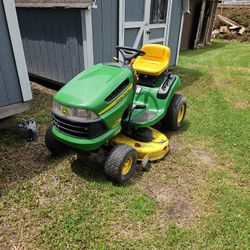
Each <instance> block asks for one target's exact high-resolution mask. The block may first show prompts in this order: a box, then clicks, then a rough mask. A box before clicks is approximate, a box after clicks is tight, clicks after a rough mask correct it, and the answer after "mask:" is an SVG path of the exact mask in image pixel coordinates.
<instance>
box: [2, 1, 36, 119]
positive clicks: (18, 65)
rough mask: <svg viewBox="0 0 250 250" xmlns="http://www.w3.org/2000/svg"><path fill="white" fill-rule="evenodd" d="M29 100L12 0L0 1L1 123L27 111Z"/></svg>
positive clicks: (24, 65) (22, 54)
mask: <svg viewBox="0 0 250 250" xmlns="http://www.w3.org/2000/svg"><path fill="white" fill-rule="evenodd" d="M31 99H32V93H31V87H30V82H29V78H28V72H27V68H26V63H25V57H24V52H23V47H22V40H21V36H20V31H19V27H18V22H17V15H16V9H15V2H14V0H0V119H3V118H6V117H9V116H12V115H15V114H18V113H21V112H23V111H25V110H27V109H28V101H30V100H31Z"/></svg>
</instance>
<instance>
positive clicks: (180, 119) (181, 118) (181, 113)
mask: <svg viewBox="0 0 250 250" xmlns="http://www.w3.org/2000/svg"><path fill="white" fill-rule="evenodd" d="M184 114H185V106H184V104H182V105H181V108H180V110H179V113H178V118H177V120H178V123H181V122H182V120H183V118H184Z"/></svg>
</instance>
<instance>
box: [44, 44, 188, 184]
mask: <svg viewBox="0 0 250 250" xmlns="http://www.w3.org/2000/svg"><path fill="white" fill-rule="evenodd" d="M116 49H117V50H118V52H119V53H120V55H121V60H119V59H117V58H114V59H115V60H116V62H112V63H100V64H97V65H95V66H93V67H91V68H89V69H87V70H85V71H83V72H82V73H80V74H78V75H77V76H76V77H75V78H73V79H72V80H71V81H70V82H69V83H67V84H66V85H65V86H64V87H62V88H61V89H60V90H59V91H58V92H57V93H56V94H55V96H54V101H53V108H52V116H53V125H51V126H50V127H49V128H48V130H47V133H46V136H45V143H46V146H47V147H48V149H49V150H50V151H51V153H52V154H57V155H58V154H63V153H67V152H68V151H69V149H75V150H77V151H81V152H85V153H86V152H91V151H98V150H99V149H100V148H103V147H105V148H110V150H109V154H108V156H107V159H106V162H105V166H104V168H105V174H106V175H107V177H108V178H109V179H110V180H111V181H113V182H116V183H123V182H125V181H127V180H129V179H130V178H131V177H132V176H133V174H134V171H135V169H136V166H137V162H140V163H141V166H142V169H143V170H148V169H149V167H150V162H152V161H155V160H160V159H162V158H164V157H165V156H166V154H167V153H168V151H169V145H168V144H169V142H168V139H167V137H166V136H165V135H164V134H163V133H161V132H159V131H158V130H156V129H155V128H152V126H154V125H156V124H158V123H159V124H161V126H162V128H163V129H164V130H177V129H178V128H179V127H180V126H181V125H182V123H183V120H184V117H185V114H186V107H187V104H186V100H185V98H184V97H183V96H182V95H180V94H177V93H176V91H177V89H178V88H179V86H180V79H179V77H178V76H177V75H175V74H172V73H170V72H169V71H168V66H169V62H170V49H169V48H168V47H166V46H164V45H159V44H146V45H144V46H143V47H142V49H141V50H138V49H134V48H128V47H120V46H118V47H117V48H116Z"/></svg>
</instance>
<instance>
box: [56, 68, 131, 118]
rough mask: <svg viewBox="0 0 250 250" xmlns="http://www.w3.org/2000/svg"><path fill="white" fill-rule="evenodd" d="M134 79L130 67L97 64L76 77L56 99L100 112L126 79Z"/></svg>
mask: <svg viewBox="0 0 250 250" xmlns="http://www.w3.org/2000/svg"><path fill="white" fill-rule="evenodd" d="M127 78H129V80H130V82H131V83H132V81H133V74H132V72H131V71H130V70H129V69H128V68H122V67H115V66H110V65H104V64H97V65H95V66H93V67H91V68H89V69H87V70H85V71H83V72H81V73H80V74H78V75H77V76H76V77H74V78H73V79H72V80H71V81H70V82H68V83H67V84H66V85H65V86H64V87H63V88H61V89H60V90H59V91H58V92H57V94H56V95H55V96H54V100H55V101H57V102H59V103H61V104H64V105H67V106H73V107H78V108H88V109H91V110H93V111H94V112H95V113H98V112H99V111H100V110H102V109H103V108H104V107H105V106H107V102H105V98H106V97H108V96H109V95H110V94H111V93H112V92H113V91H114V90H115V89H116V88H117V87H118V86H119V85H120V84H121V83H122V82H123V81H124V80H125V79H127Z"/></svg>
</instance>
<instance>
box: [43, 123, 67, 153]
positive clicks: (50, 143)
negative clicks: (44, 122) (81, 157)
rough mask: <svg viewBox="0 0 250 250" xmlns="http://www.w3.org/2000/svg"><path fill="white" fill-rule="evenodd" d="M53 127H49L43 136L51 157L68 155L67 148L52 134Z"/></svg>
mask: <svg viewBox="0 0 250 250" xmlns="http://www.w3.org/2000/svg"><path fill="white" fill-rule="evenodd" d="M52 127H53V125H51V126H49V127H48V129H47V131H46V134H45V145H46V147H47V148H48V150H49V151H50V152H51V154H52V155H55V156H61V155H65V154H68V153H69V151H70V150H69V148H68V147H67V146H66V145H65V144H63V143H61V142H60V141H58V140H57V139H56V137H55V136H54V134H53V133H52Z"/></svg>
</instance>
